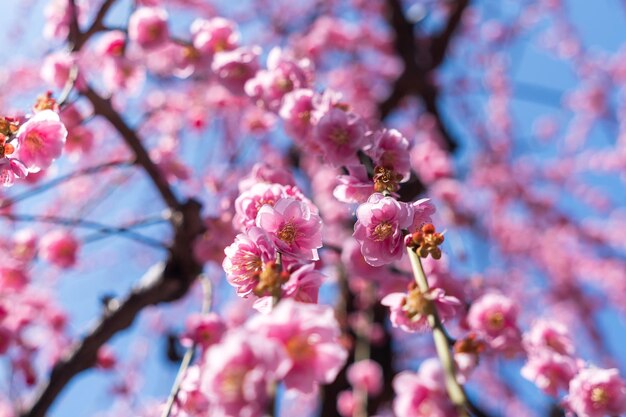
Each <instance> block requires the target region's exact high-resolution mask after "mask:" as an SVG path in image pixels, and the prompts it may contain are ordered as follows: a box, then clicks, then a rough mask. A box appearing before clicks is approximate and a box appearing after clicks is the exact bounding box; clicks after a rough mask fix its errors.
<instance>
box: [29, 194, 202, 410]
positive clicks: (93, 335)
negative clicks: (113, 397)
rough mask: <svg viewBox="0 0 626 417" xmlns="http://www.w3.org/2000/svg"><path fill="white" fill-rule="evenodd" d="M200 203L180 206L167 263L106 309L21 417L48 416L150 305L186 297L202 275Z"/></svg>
mask: <svg viewBox="0 0 626 417" xmlns="http://www.w3.org/2000/svg"><path fill="white" fill-rule="evenodd" d="M200 208H201V206H200V204H199V203H197V202H196V201H193V200H190V201H188V202H186V203H185V204H183V205H182V206H181V208H180V209H181V216H182V219H183V221H182V222H181V223H180V224H179V225H178V226H177V228H176V235H175V238H174V243H173V245H172V247H171V248H170V255H169V257H168V259H167V262H165V263H159V264H157V265H155V266H153V267H152V268H151V269H150V270H148V272H146V274H145V275H144V276H143V277H142V279H141V280H140V282H139V285H138V286H136V287H135V288H134V289H133V290H132V291H131V292H130V293H129V294H128V295H127V296H126V298H125V299H123V300H122V301H121V302H120V303H119V307H117V308H115V309H107V310H106V311H105V313H104V315H103V316H102V317H101V318H100V320H99V321H98V322H97V323H96V325H95V326H94V327H93V328H92V330H91V331H89V332H88V334H87V335H86V336H85V337H84V338H83V339H82V340H81V341H79V342H78V343H77V344H76V345H75V346H74V347H73V349H72V350H71V351H70V352H69V353H68V354H67V355H65V356H64V357H63V358H62V359H61V360H60V361H59V362H57V364H56V365H55V366H54V368H53V369H52V372H51V373H50V377H49V379H48V381H47V382H46V383H45V384H44V385H43V386H42V387H41V388H40V389H39V392H38V394H37V395H36V397H35V400H34V402H33V405H32V407H31V408H30V409H28V410H25V411H24V412H23V413H22V414H21V416H22V417H45V415H46V413H47V411H48V409H49V408H50V406H51V405H52V403H53V402H54V400H55V399H56V397H57V396H58V395H59V394H60V393H61V391H62V390H63V389H64V388H65V386H66V385H67V384H68V383H69V382H70V381H71V380H72V378H73V377H74V376H76V375H77V374H79V373H80V372H82V371H85V370H87V369H89V368H91V367H93V366H94V364H95V363H96V359H97V353H98V349H100V347H101V346H102V345H104V344H105V343H106V342H108V341H109V340H110V339H111V338H112V337H113V335H115V334H116V333H117V332H119V331H121V330H124V329H126V328H128V327H129V326H130V325H131V324H132V323H133V321H134V320H135V317H136V316H137V315H138V314H139V312H140V311H141V310H143V309H144V308H145V307H147V306H150V305H156V304H159V303H164V302H171V301H174V300H177V299H180V298H181V297H183V296H184V295H185V294H186V293H187V292H188V290H189V288H190V287H191V285H192V284H193V282H194V280H195V279H196V277H197V276H198V275H199V274H200V273H201V272H202V266H201V265H200V264H199V263H198V262H197V261H196V260H195V259H194V258H193V256H192V254H191V253H192V250H191V243H192V242H193V240H194V238H195V236H198V235H199V234H200V233H201V232H202V228H203V225H202V219H201V217H200Z"/></svg>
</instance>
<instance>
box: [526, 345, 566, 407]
mask: <svg viewBox="0 0 626 417" xmlns="http://www.w3.org/2000/svg"><path fill="white" fill-rule="evenodd" d="M577 371H578V366H577V364H576V361H575V360H574V359H573V358H571V357H569V356H564V355H559V354H558V353H554V352H548V351H539V352H535V353H532V354H531V355H530V356H529V359H528V362H527V363H526V364H525V365H524V367H523V368H522V369H521V371H520V373H521V375H522V376H523V377H524V378H526V379H528V380H529V381H532V382H534V383H535V385H537V387H539V389H541V390H542V391H544V392H545V393H546V394H549V395H553V396H556V395H557V394H558V392H559V390H560V389H566V388H567V386H568V384H569V382H570V380H571V379H572V378H573V377H574V375H576V372H577Z"/></svg>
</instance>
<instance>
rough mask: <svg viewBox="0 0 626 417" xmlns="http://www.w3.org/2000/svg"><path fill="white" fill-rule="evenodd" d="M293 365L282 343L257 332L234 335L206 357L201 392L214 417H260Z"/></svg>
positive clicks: (230, 335)
mask: <svg viewBox="0 0 626 417" xmlns="http://www.w3.org/2000/svg"><path fill="white" fill-rule="evenodd" d="M290 365H291V361H290V360H289V359H288V358H287V357H286V355H285V351H284V349H283V348H282V347H281V346H280V344H279V343H276V341H273V340H272V339H270V338H268V337H263V336H261V335H260V334H259V333H258V332H247V331H244V330H240V331H231V332H228V333H227V334H226V336H225V337H224V339H223V340H222V341H221V342H220V343H218V344H216V345H213V346H211V347H210V348H209V349H208V350H207V352H206V355H205V357H204V361H203V370H204V372H203V374H202V376H201V384H200V386H201V390H202V392H204V393H206V396H207V398H208V399H209V402H210V404H211V407H212V408H213V407H215V410H216V411H215V415H220V416H248V417H257V416H258V417H261V416H262V415H263V414H264V412H265V410H266V408H267V403H268V401H269V399H270V388H271V384H272V383H273V382H274V381H275V380H277V379H280V378H282V377H283V376H284V375H285V373H286V372H287V370H288V369H289V367H290Z"/></svg>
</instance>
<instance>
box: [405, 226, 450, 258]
mask: <svg viewBox="0 0 626 417" xmlns="http://www.w3.org/2000/svg"><path fill="white" fill-rule="evenodd" d="M404 242H405V244H406V245H407V246H408V247H410V248H412V249H413V250H414V251H415V253H417V255H418V256H419V257H421V258H427V257H428V254H430V255H431V256H432V257H433V258H434V259H440V258H441V249H440V248H439V246H440V245H441V244H442V243H443V233H437V232H436V231H435V226H433V225H432V224H431V223H427V224H425V225H423V226H422V227H421V229H420V230H417V231H416V232H413V233H411V234H410V235H407V236H406V237H405V241H404Z"/></svg>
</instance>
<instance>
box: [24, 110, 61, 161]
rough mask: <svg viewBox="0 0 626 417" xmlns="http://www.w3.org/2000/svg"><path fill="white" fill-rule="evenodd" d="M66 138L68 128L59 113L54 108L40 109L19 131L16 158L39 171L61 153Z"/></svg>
mask: <svg viewBox="0 0 626 417" xmlns="http://www.w3.org/2000/svg"><path fill="white" fill-rule="evenodd" d="M66 139H67V129H66V128H65V126H64V125H63V123H61V120H60V119H59V115H58V114H56V113H55V112H54V111H52V110H44V111H40V112H39V113H36V114H35V115H34V116H33V117H31V118H30V119H29V120H28V121H27V122H26V123H24V124H23V125H22V126H20V128H19V130H18V131H17V142H18V145H19V147H18V149H17V154H16V158H17V159H19V160H20V161H22V162H23V163H24V165H25V166H26V168H27V169H28V171H30V172H39V171H40V170H42V169H46V168H48V167H49V166H50V165H51V164H52V162H53V161H54V160H55V159H56V158H58V157H59V156H60V155H61V152H62V151H63V145H64V144H65V140H66Z"/></svg>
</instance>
